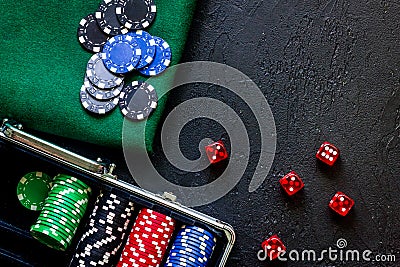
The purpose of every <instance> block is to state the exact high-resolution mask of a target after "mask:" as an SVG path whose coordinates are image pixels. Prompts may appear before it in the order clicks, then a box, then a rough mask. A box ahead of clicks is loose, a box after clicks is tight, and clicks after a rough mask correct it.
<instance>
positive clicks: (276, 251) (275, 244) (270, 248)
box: [261, 235, 286, 260]
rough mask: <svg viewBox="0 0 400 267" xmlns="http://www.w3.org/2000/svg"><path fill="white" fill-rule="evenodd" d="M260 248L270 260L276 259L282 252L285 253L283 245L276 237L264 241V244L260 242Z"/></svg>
mask: <svg viewBox="0 0 400 267" xmlns="http://www.w3.org/2000/svg"><path fill="white" fill-rule="evenodd" d="M261 247H262V249H263V250H264V251H265V253H266V254H267V257H268V259H270V260H274V259H276V258H278V257H279V255H280V254H281V253H282V252H283V251H286V247H285V245H284V244H283V242H282V241H281V240H280V239H279V237H278V236H277V235H273V236H271V237H270V238H268V239H266V240H265V241H264V242H262V244H261Z"/></svg>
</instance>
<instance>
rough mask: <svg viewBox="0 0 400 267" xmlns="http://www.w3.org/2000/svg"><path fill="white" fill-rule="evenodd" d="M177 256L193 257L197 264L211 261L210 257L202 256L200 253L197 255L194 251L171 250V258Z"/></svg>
mask: <svg viewBox="0 0 400 267" xmlns="http://www.w3.org/2000/svg"><path fill="white" fill-rule="evenodd" d="M176 255H185V256H188V257H192V258H194V259H195V260H196V262H200V263H206V262H208V260H209V258H210V257H209V256H211V255H208V257H206V256H204V255H202V254H200V253H196V252H194V251H188V250H183V249H176V248H175V249H171V250H170V252H169V256H170V257H176Z"/></svg>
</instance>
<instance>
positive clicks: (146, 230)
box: [133, 224, 173, 237]
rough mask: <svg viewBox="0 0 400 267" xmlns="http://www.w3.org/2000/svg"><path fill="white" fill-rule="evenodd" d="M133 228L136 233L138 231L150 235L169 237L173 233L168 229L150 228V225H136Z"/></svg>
mask: <svg viewBox="0 0 400 267" xmlns="http://www.w3.org/2000/svg"><path fill="white" fill-rule="evenodd" d="M133 228H134V229H135V230H136V231H140V232H144V233H150V234H151V233H153V234H159V235H167V236H169V235H170V234H172V232H173V231H172V230H171V229H169V228H168V229H167V228H159V227H158V226H151V225H141V224H136V225H134V226H133ZM166 229H167V230H166ZM165 237H166V236H165Z"/></svg>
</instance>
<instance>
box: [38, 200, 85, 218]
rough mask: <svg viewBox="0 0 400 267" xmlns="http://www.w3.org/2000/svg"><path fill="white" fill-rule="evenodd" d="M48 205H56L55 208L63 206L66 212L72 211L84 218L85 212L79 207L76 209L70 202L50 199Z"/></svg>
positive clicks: (47, 201)
mask: <svg viewBox="0 0 400 267" xmlns="http://www.w3.org/2000/svg"><path fill="white" fill-rule="evenodd" d="M46 203H49V204H51V205H54V206H55V207H56V206H61V207H63V208H65V209H66V210H70V211H71V213H72V214H74V215H77V216H81V217H83V212H82V210H81V209H80V208H79V207H75V206H74V205H72V204H70V203H69V202H66V201H64V200H63V199H62V198H59V199H57V198H53V197H49V198H48V199H47V200H46Z"/></svg>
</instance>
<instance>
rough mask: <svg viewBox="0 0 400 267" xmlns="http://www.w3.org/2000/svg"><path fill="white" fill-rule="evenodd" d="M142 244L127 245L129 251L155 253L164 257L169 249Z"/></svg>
mask: <svg viewBox="0 0 400 267" xmlns="http://www.w3.org/2000/svg"><path fill="white" fill-rule="evenodd" d="M141 245H142V244H127V246H128V248H127V249H129V250H139V251H142V252H147V253H153V254H156V255H161V256H162V255H163V254H164V253H165V251H166V250H167V248H166V247H165V248H158V247H155V246H149V245H147V244H146V245H143V246H141Z"/></svg>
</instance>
